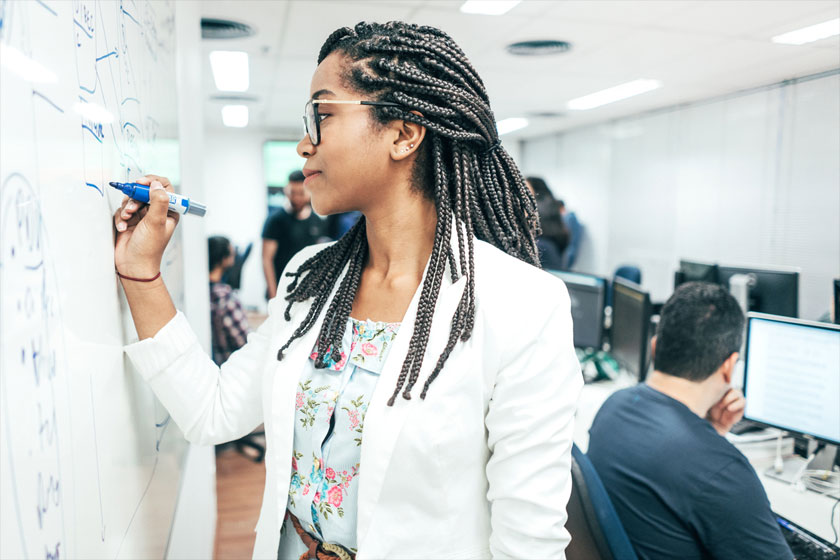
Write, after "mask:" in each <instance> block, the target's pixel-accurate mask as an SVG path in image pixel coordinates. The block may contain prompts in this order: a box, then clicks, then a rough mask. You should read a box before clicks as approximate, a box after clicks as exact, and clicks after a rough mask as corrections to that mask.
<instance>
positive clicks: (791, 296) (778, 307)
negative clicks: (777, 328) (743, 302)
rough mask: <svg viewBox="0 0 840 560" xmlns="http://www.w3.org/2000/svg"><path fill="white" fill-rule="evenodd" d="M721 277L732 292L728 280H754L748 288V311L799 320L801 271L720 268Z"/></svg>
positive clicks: (722, 281) (723, 283)
mask: <svg viewBox="0 0 840 560" xmlns="http://www.w3.org/2000/svg"><path fill="white" fill-rule="evenodd" d="M718 273H719V277H720V283H721V284H722V285H723V286H724V287H725V288H729V280H730V279H731V278H732V277H733V276H735V275H736V274H744V275H747V276H750V277H751V278H753V279H754V283H753V284H752V285H751V286H750V288H749V311H756V312H759V313H769V314H771V315H783V316H785V317H798V316H799V272H798V271H796V270H773V269H769V268H746V267H740V266H721V267H720V268H719V269H718Z"/></svg>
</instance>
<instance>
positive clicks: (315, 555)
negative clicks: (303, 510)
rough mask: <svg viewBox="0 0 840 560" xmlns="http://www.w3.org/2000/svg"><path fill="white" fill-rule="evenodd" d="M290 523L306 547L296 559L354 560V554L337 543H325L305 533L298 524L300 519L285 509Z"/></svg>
mask: <svg viewBox="0 0 840 560" xmlns="http://www.w3.org/2000/svg"><path fill="white" fill-rule="evenodd" d="M286 513H287V515H288V516H289V519H290V520H291V521H292V525H294V527H295V532H296V533H297V534H298V536H299V537H300V540H301V541H302V542H303V545H304V546H305V547H306V548H307V549H308V550H307V551H306V552H304V553H303V554H301V556H300V558H299V559H298V560H309V559H313V560H356V555H355V554H353V553H352V552H350V551H349V550H347V549H346V548H344V547H343V546H341V545H339V544H333V543H325V542H322V541H319V540H318V539H316V538H315V537H313V536H312V535H310V534H309V533H307V532H306V531H305V530H304V529H303V527H301V525H300V521H299V520H298V518H297V517H295V514H293V513H292V512H291V511H288V510H286Z"/></svg>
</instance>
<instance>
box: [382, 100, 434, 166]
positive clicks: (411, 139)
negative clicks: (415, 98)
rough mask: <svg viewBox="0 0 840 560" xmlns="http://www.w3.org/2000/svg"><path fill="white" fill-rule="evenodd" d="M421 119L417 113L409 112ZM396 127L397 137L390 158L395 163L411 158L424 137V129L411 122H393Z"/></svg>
mask: <svg viewBox="0 0 840 560" xmlns="http://www.w3.org/2000/svg"><path fill="white" fill-rule="evenodd" d="M411 112H412V113H413V114H415V115H418V116H420V117H422V116H423V115H422V114H421V113H419V112H418V111H411ZM394 126H395V127H397V128H396V131H397V137H396V139H395V140H394V143H393V145H392V146H391V157H392V158H393V159H394V160H396V161H401V160H404V159H406V158H408V157H411V156H413V155H414V154H415V153H416V152H417V150H418V149H419V148H420V143H421V142H423V139H424V138H425V137H426V127H425V126H423V125H420V124H417V123H414V122H411V121H394Z"/></svg>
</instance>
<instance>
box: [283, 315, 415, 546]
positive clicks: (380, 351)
mask: <svg viewBox="0 0 840 560" xmlns="http://www.w3.org/2000/svg"><path fill="white" fill-rule="evenodd" d="M399 326H400V324H399V323H384V322H373V321H369V320H368V321H359V320H357V319H353V318H350V319H349V320H348V324H347V329H346V330H345V333H344V338H343V340H342V342H341V348H340V349H334V348H330V349H329V350H328V351H327V355H326V357H325V359H324V362H325V363H326V364H327V367H326V368H325V369H316V368H315V355H316V351H315V349H313V350H312V353H311V355H310V357H309V362H308V363H307V366H306V368H305V370H304V372H303V375H302V376H301V379H300V382H299V383H298V390H297V395H296V399H295V434H294V444H293V452H292V454H293V456H292V480H291V485H290V487H289V501H288V504H287V507H288V509H289V511H291V512H292V513H293V514H294V515H295V516H296V517H297V518H298V519H299V520H300V524H301V526H302V527H303V528H304V529H305V530H307V531H308V532H309V533H310V534H311V535H313V536H315V537H317V538H318V539H319V540H321V541H323V542H329V543H335V544H340V545H342V546H343V547H345V548H347V549H350V550H352V551H353V552H356V546H357V544H356V505H357V499H358V477H359V474H360V473H359V468H360V465H359V458H360V456H361V451H362V447H361V446H362V436H363V428H364V422H365V413H366V412H367V408H368V403H369V402H370V399H371V397H372V396H373V390H374V388H375V387H376V382H377V380H378V379H379V373H380V372H381V370H382V366H383V364H384V363H385V358H386V357H387V354H388V351H389V350H390V347H391V344H392V342H393V340H394V338H395V337H396V335H397V330H398V329H399Z"/></svg>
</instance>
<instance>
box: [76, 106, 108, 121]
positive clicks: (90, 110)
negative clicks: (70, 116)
mask: <svg viewBox="0 0 840 560" xmlns="http://www.w3.org/2000/svg"><path fill="white" fill-rule="evenodd" d="M73 110H74V111H75V112H76V113H77V114H79V115H81V116H82V118H85V119H87V120H89V121H93V122H95V123H100V124H111V123H112V122H114V115H113V114H111V111H109V110H108V109H106V108H105V107H103V106H102V105H97V104H96V103H76V104H75V105H73Z"/></svg>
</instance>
